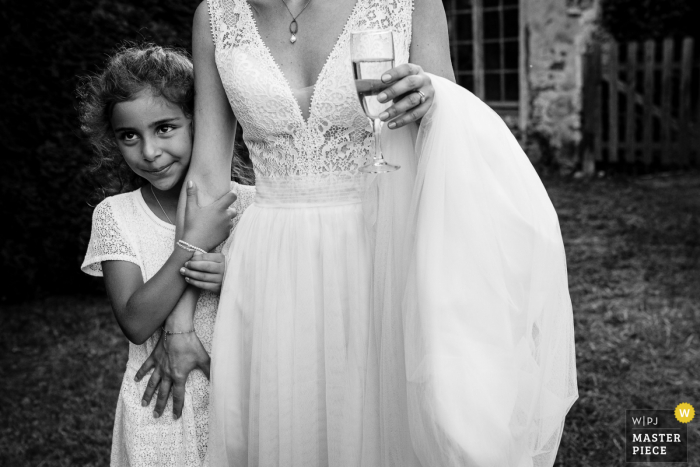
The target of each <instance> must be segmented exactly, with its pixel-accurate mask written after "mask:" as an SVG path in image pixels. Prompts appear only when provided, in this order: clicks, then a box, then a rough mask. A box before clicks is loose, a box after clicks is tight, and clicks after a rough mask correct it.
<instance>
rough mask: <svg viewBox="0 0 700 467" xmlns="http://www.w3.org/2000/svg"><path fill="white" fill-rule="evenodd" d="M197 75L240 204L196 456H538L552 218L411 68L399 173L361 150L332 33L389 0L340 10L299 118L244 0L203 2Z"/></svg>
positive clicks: (548, 392)
mask: <svg viewBox="0 0 700 467" xmlns="http://www.w3.org/2000/svg"><path fill="white" fill-rule="evenodd" d="M208 3H209V14H210V19H211V23H212V34H213V38H214V41H215V58H216V64H217V67H218V71H219V75H220V76H221V80H222V82H223V85H224V88H225V89H226V93H227V95H228V99H229V101H230V104H231V107H232V109H233V111H234V113H235V115H236V117H237V118H238V120H239V121H240V123H241V126H242V127H243V138H244V140H245V141H246V143H247V145H248V147H249V148H250V152H251V157H252V160H253V164H254V168H255V174H256V183H257V195H256V198H255V201H254V203H253V204H252V205H251V206H250V207H249V208H248V210H247V211H246V212H245V214H244V215H243V216H242V217H241V219H240V221H239V224H238V227H237V229H236V233H235V235H234V236H233V241H232V244H231V249H230V251H229V255H228V272H227V275H226V278H225V280H224V284H223V288H222V294H221V301H220V305H219V311H218V315H217V321H216V326H215V330H214V341H213V348H212V380H211V383H212V386H211V408H210V413H211V424H210V439H209V453H208V454H209V460H210V461H211V462H210V463H211V465H212V466H215V467H222V466H231V467H257V466H262V467H274V466H280V467H322V466H331V467H346V466H364V467H417V466H421V467H465V466H479V467H503V466H509V467H550V466H551V465H552V464H553V463H554V459H555V456H556V450H557V446H558V443H559V439H560V437H561V433H562V427H563V422H564V416H565V414H566V412H567V410H568V408H569V407H570V406H571V404H572V403H573V401H574V400H575V398H576V369H575V358H574V345H573V319H572V311H571V301H570V298H569V294H568V288H567V275H566V262H565V256H564V248H563V243H562V239H561V232H560V231H559V225H558V221H557V217H556V212H555V211H554V208H553V207H552V204H551V202H550V201H549V198H548V196H547V193H546V190H545V189H544V187H543V186H542V183H541V181H540V180H539V177H538V176H537V173H536V172H535V171H534V170H533V168H532V165H531V164H530V162H529V160H528V159H527V157H526V156H525V154H524V153H523V151H522V150H521V149H520V146H519V145H518V143H517V141H516V140H515V139H514V137H513V135H512V134H511V133H510V132H509V130H508V128H507V127H506V126H505V124H504V123H503V120H502V119H501V118H500V117H498V115H496V114H495V113H494V112H493V111H492V110H491V109H489V108H488V106H486V105H485V104H484V103H483V102H481V101H479V99H478V98H476V97H475V96H473V95H472V94H470V93H469V92H468V91H466V90H465V89H463V88H460V87H458V86H457V85H455V84H454V83H451V82H448V81H447V80H445V79H442V78H438V77H436V76H433V77H432V80H433V85H434V87H435V90H436V94H435V100H434V103H433V105H432V106H431V109H430V111H429V112H428V114H427V115H426V116H425V117H424V118H423V119H422V121H421V126H420V128H419V129H418V133H417V134H416V127H415V126H413V125H411V126H407V127H404V128H401V129H399V130H396V131H385V132H384V135H383V140H382V144H383V147H384V151H385V153H386V154H387V159H388V160H390V161H392V162H395V163H397V164H400V165H401V166H402V167H401V170H399V171H397V172H393V173H390V174H382V175H381V176H377V177H374V178H373V179H372V180H364V179H363V176H362V175H360V174H359V173H358V168H359V167H360V166H362V165H363V164H364V163H365V162H366V160H367V159H368V157H369V147H370V144H371V143H372V141H371V134H370V128H369V125H368V121H367V119H366V118H365V116H364V115H363V113H362V110H361V108H360V106H359V103H358V99H357V96H356V93H355V87H354V83H353V79H352V70H351V62H350V56H349V37H348V36H349V32H350V31H354V30H363V29H386V28H391V29H393V30H394V40H395V44H394V45H395V47H394V48H395V54H396V64H397V65H399V64H402V63H405V62H407V61H408V56H409V53H408V52H409V44H410V41H411V16H412V3H411V0H357V3H356V5H355V7H354V9H353V11H352V13H351V14H350V17H349V19H348V20H347V24H346V26H345V29H344V30H343V32H342V34H341V35H340V37H339V38H338V40H337V43H336V44H335V46H334V48H333V50H332V52H331V53H330V56H329V57H328V60H327V61H326V63H325V65H324V66H323V68H322V71H321V73H320V75H319V77H318V81H317V82H316V84H315V86H314V89H313V94H312V96H311V104H310V115H309V118H308V121H305V120H304V118H303V117H302V113H301V110H300V106H299V105H298V102H297V101H296V100H295V97H294V95H295V92H296V93H298V94H301V90H293V89H291V88H290V86H289V83H288V82H287V80H286V79H285V77H284V75H283V74H282V72H281V70H280V68H279V67H278V66H277V65H276V64H275V62H274V60H273V58H272V55H271V54H270V51H269V50H268V49H267V48H266V47H265V44H264V43H263V41H262V39H261V37H260V35H259V33H258V31H257V29H256V25H255V22H254V18H253V15H252V12H251V8H250V6H249V5H248V3H247V2H246V1H245V0H208Z"/></svg>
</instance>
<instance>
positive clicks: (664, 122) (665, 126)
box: [661, 38, 673, 165]
mask: <svg viewBox="0 0 700 467" xmlns="http://www.w3.org/2000/svg"><path fill="white" fill-rule="evenodd" d="M663 60H664V61H663V68H662V75H661V162H662V164H663V165H668V164H669V162H671V159H672V157H671V150H672V145H671V98H672V96H671V93H672V88H671V86H672V85H673V80H672V75H673V39H670V38H669V39H666V40H664V57H663Z"/></svg>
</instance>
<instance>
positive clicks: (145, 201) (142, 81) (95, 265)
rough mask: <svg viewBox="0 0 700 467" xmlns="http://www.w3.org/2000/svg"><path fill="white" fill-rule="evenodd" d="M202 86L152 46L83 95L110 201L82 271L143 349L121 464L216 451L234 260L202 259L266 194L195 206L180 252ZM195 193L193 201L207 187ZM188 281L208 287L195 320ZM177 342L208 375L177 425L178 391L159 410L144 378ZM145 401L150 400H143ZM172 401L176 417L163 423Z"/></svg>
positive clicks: (119, 62) (179, 62)
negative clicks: (212, 415) (214, 389)
mask: <svg viewBox="0 0 700 467" xmlns="http://www.w3.org/2000/svg"><path fill="white" fill-rule="evenodd" d="M193 82H194V81H193V73H192V63H191V62H190V60H189V58H188V57H187V56H186V55H185V54H184V53H182V52H180V51H177V50H172V49H166V48H162V47H157V46H153V45H144V46H137V47H129V48H124V49H122V50H120V51H119V52H118V53H117V54H116V55H114V56H113V57H112V58H111V59H110V60H109V62H108V63H107V65H106V67H105V69H104V70H103V71H102V72H101V73H99V74H97V75H95V76H91V77H89V78H86V79H85V82H84V83H83V85H82V86H81V87H80V89H79V97H80V99H81V105H80V117H81V122H82V128H83V130H84V131H85V132H86V134H87V136H88V138H89V140H90V142H91V143H92V145H93V147H94V149H95V157H96V164H95V169H94V173H95V175H96V176H97V177H98V178H99V179H100V181H101V183H102V185H103V192H104V193H105V194H106V195H107V196H108V197H106V198H105V199H104V200H103V201H102V202H100V203H99V204H98V205H97V207H96V208H95V211H94V214H93V220H92V235H91V238H90V243H89V245H88V251H87V254H86V256H85V261H84V262H83V265H82V270H83V271H84V272H86V273H88V274H91V275H95V276H102V275H104V279H105V285H106V288H107V293H108V295H109V297H110V299H111V301H112V308H113V309H114V314H115V316H116V318H117V322H118V323H119V326H120V327H121V329H122V331H123V332H124V334H125V335H126V337H128V338H129V340H130V341H131V343H130V344H129V359H128V362H127V368H126V372H125V374H124V379H123V382H122V387H121V391H120V394H119V401H118V403H117V411H116V416H115V423H114V434H113V440H112V457H111V465H112V466H131V467H134V466H144V467H146V466H148V467H151V466H166V465H167V466H195V465H201V462H202V461H203V459H204V455H205V453H206V449H207V439H208V404H209V391H208V386H209V383H208V381H207V378H208V372H209V357H208V354H207V352H209V350H210V348H211V338H212V331H213V327H214V318H215V314H216V309H217V305H218V295H217V293H218V291H219V289H220V285H221V281H222V276H223V273H224V258H223V255H222V254H221V253H206V254H197V255H195V254H194V253H195V250H198V249H202V250H204V251H211V250H214V249H215V248H216V246H217V245H218V244H219V243H220V242H222V241H223V240H224V239H226V238H227V237H228V235H229V232H230V229H231V228H232V225H233V224H235V217H234V216H235V213H239V214H240V213H241V212H242V211H243V210H244V209H245V208H246V207H247V206H248V205H249V204H250V203H251V201H252V199H253V197H254V193H255V191H254V188H253V187H248V186H243V185H238V184H236V183H233V182H232V193H228V194H226V195H225V196H223V197H222V198H220V199H219V200H218V201H216V202H215V203H213V204H212V205H210V206H207V207H205V208H199V207H198V206H197V203H194V202H188V208H187V212H186V218H187V226H186V227H185V229H184V231H183V232H182V235H181V236H179V238H180V240H181V241H180V242H178V243H177V245H178V246H177V247H176V246H175V245H176V243H175V240H176V232H175V225H173V224H174V220H175V216H176V211H177V203H178V196H179V193H180V190H181V187H182V184H183V181H184V177H185V175H186V173H187V168H188V166H189V163H190V156H191V154H192V141H193V134H192V113H193V98H194V91H193ZM187 191H188V196H193V195H194V194H195V187H194V186H192V185H191V184H190V185H188V190H187ZM236 195H237V198H236ZM234 200H235V202H234ZM231 203H233V205H232V206H231ZM190 205H193V207H192V208H190ZM229 206H231V207H230V208H229ZM234 211H235V212H234ZM232 218H233V219H232ZM217 251H220V248H217ZM183 276H184V277H183ZM187 283H190V284H191V285H193V286H197V287H199V288H200V289H203V292H202V293H201V295H200V296H199V299H198V301H197V302H196V309H195V310H194V317H192V309H193V308H194V307H193V305H192V304H193V303H194V300H193V299H191V300H189V304H188V301H187V299H186V298H182V299H181V297H187V296H190V297H192V292H191V291H187V292H185V289H186V288H187ZM183 292H184V293H185V294H184V295H183ZM195 297H196V295H195ZM178 301H180V302H179V304H178ZM176 305H177V306H176ZM174 309H175V311H173V310H174ZM161 328H162V330H161ZM174 339H190V340H192V342H193V345H194V346H195V347H197V348H198V349H200V352H199V356H198V361H197V362H194V364H193V365H194V366H195V367H198V368H199V369H200V370H202V371H194V372H192V373H191V377H190V378H189V379H188V380H187V383H186V387H185V388H184V401H183V400H177V399H176V401H175V410H174V414H175V415H174V416H171V415H170V414H169V413H170V412H171V411H172V405H173V402H172V401H173V398H172V397H170V398H169V399H168V393H169V390H168V389H169V388H167V387H166V389H165V390H163V385H162V384H161V386H160V390H159V394H158V400H157V402H156V401H151V397H150V396H152V395H153V391H154V389H155V384H157V383H158V381H156V380H153V378H152V380H153V381H152V382H151V384H150V385H149V386H150V387H148V386H147V380H146V379H143V380H142V379H141V378H140V376H142V374H139V375H138V376H139V377H138V378H137V371H138V370H139V367H141V366H142V365H143V364H144V362H146V360H147V359H148V357H149V355H150V354H151V352H153V351H154V348H156V346H158V347H160V346H163V347H164V348H165V351H166V352H167V349H168V342H169V341H171V340H174ZM200 341H201V343H200ZM164 354H165V353H164ZM165 355H167V354H165ZM154 376H155V375H154ZM137 379H138V381H137ZM147 389H148V390H147ZM145 392H146V393H149V392H150V395H149V396H147V397H145V398H144V399H143V400H142V396H141V395H142V394H144V393H145ZM173 393H174V394H175V395H176V396H177V393H176V391H175V390H174V391H173ZM166 402H167V405H168V407H171V409H170V410H168V411H166V412H165V415H163V416H160V414H162V413H164V412H163V410H164V409H165V408H166ZM183 402H184V409H182V414H181V416H179V415H180V414H179V410H180V407H182V403H183Z"/></svg>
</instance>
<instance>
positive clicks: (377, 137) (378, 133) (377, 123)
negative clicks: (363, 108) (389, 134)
mask: <svg viewBox="0 0 700 467" xmlns="http://www.w3.org/2000/svg"><path fill="white" fill-rule="evenodd" d="M372 127H373V130H374V160H375V161H381V160H384V156H383V155H382V121H381V120H379V119H378V118H373V119H372Z"/></svg>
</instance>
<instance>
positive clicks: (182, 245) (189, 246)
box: [176, 240, 206, 254]
mask: <svg viewBox="0 0 700 467" xmlns="http://www.w3.org/2000/svg"><path fill="white" fill-rule="evenodd" d="M176 245H177V246H179V247H180V248H182V249H183V250H185V251H189V252H190V253H194V252H195V251H197V252H199V253H202V254H206V251H204V250H203V249H201V248H199V247H198V246H194V245H192V244H191V243H187V242H186V241H184V240H178V241H177V243H176Z"/></svg>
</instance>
